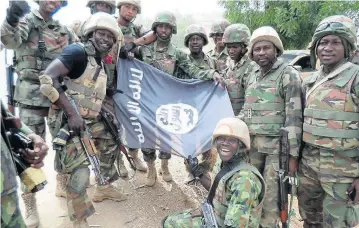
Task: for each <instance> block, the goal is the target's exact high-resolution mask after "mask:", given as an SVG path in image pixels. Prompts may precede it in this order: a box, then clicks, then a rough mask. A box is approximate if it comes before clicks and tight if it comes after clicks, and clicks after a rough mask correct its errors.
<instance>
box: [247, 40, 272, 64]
mask: <svg viewBox="0 0 359 228" xmlns="http://www.w3.org/2000/svg"><path fill="white" fill-rule="evenodd" d="M252 54H253V60H254V61H255V62H256V63H257V64H258V65H259V66H260V67H266V66H269V65H270V64H272V63H273V61H274V59H275V57H276V55H277V50H276V47H275V46H274V44H273V43H272V42H269V41H259V42H257V43H255V44H254V46H253V50H252Z"/></svg>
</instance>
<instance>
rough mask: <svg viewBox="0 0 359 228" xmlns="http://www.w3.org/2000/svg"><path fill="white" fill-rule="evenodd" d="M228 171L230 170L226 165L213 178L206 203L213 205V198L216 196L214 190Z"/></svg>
mask: <svg viewBox="0 0 359 228" xmlns="http://www.w3.org/2000/svg"><path fill="white" fill-rule="evenodd" d="M229 171H231V170H230V168H229V167H228V166H227V165H226V166H224V167H223V168H222V169H221V170H220V171H219V172H218V174H217V175H216V177H215V178H214V181H213V184H212V186H211V189H210V190H209V194H208V197H207V199H208V201H209V202H210V203H211V204H212V205H213V198H214V195H215V194H216V190H217V187H218V184H219V181H220V180H221V179H222V177H223V176H224V175H226V174H227V173H228V172H229Z"/></svg>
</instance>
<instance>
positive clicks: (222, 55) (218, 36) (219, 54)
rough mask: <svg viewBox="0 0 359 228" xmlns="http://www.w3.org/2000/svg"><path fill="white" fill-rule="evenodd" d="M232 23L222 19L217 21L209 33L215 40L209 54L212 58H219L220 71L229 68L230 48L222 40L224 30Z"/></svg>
mask: <svg viewBox="0 0 359 228" xmlns="http://www.w3.org/2000/svg"><path fill="white" fill-rule="evenodd" d="M229 25H230V23H229V21H227V20H222V21H219V22H216V23H214V24H213V25H212V27H211V32H210V33H209V37H212V38H213V42H214V44H215V47H214V48H213V49H212V50H211V51H209V52H208V55H209V56H211V57H212V58H214V59H216V60H218V67H217V68H218V69H220V72H224V71H225V69H226V68H227V65H226V63H227V58H228V50H227V48H226V47H225V46H224V44H223V42H222V38H223V34H224V30H225V29H226V28H227V27H228V26H229Z"/></svg>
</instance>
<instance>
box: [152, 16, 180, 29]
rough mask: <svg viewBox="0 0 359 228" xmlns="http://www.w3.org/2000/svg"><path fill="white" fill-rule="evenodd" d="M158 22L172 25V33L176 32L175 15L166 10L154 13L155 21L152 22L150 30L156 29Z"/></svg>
mask: <svg viewBox="0 0 359 228" xmlns="http://www.w3.org/2000/svg"><path fill="white" fill-rule="evenodd" d="M159 24H169V25H170V26H171V27H172V33H173V34H176V33H177V22H176V17H175V15H174V14H173V13H171V12H168V11H162V12H160V13H157V14H156V17H155V21H154V22H153V23H152V30H153V31H156V27H157V25H159Z"/></svg>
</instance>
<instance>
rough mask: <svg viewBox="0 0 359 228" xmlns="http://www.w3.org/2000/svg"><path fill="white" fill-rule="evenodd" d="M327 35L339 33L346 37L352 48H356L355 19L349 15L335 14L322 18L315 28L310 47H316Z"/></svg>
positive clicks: (338, 34)
mask: <svg viewBox="0 0 359 228" xmlns="http://www.w3.org/2000/svg"><path fill="white" fill-rule="evenodd" d="M327 35H337V36H339V37H341V38H343V39H346V40H347V41H348V42H349V44H350V46H351V50H352V51H354V50H356V43H357V37H356V27H355V24H354V22H353V20H352V19H350V18H349V17H346V16H344V15H335V16H330V17H327V18H325V19H324V20H322V21H321V22H320V23H319V25H318V27H317V28H316V29H315V32H314V35H313V37H312V41H311V44H312V45H311V47H310V49H312V48H315V46H316V45H317V42H318V41H319V40H320V39H322V38H323V37H324V36H327Z"/></svg>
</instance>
